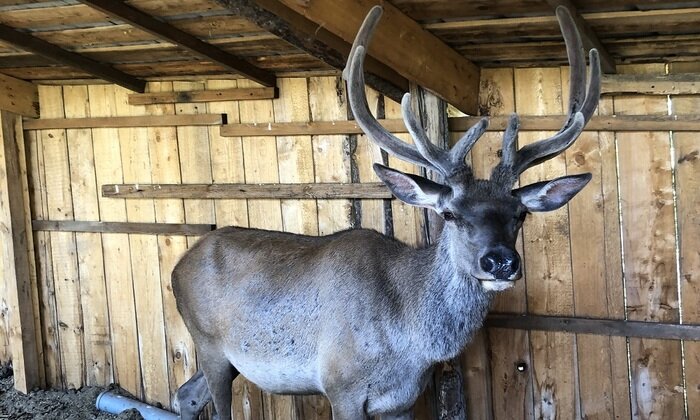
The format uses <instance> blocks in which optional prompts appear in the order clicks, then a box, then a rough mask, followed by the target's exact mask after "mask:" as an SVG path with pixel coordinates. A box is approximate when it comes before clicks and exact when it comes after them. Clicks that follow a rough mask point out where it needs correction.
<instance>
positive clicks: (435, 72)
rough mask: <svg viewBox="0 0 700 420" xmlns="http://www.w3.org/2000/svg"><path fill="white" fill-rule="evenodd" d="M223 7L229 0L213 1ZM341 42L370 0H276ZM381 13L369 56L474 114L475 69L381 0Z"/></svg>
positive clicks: (231, 0)
mask: <svg viewBox="0 0 700 420" xmlns="http://www.w3.org/2000/svg"><path fill="white" fill-rule="evenodd" d="M219 2H220V3H222V4H226V5H227V6H229V5H233V3H238V1H234V0H219ZM279 2H280V3H282V4H284V5H285V6H287V7H288V8H289V9H291V10H293V11H294V12H296V13H298V14H300V15H302V16H304V17H305V18H306V19H308V20H310V21H312V22H313V23H314V24H315V26H316V28H317V29H318V28H322V29H323V30H325V31H328V32H329V33H331V34H334V35H335V36H337V37H338V38H340V39H342V40H343V41H345V42H346V43H352V41H353V39H354V38H355V34H356V33H357V30H358V29H359V27H360V24H361V23H362V20H363V19H364V17H365V15H366V14H367V12H368V11H369V9H370V8H371V7H372V6H374V5H376V3H377V2H376V0H333V1H306V2H300V1H298V0H279ZM382 6H383V7H384V15H383V17H382V20H381V22H380V23H379V25H378V26H377V30H376V31H375V34H374V36H373V39H372V42H371V44H370V45H369V55H370V56H372V57H374V58H375V59H377V60H378V61H380V62H382V63H384V64H385V65H386V66H388V67H390V68H392V69H394V70H395V71H396V72H398V73H399V74H401V76H403V77H405V78H406V79H408V80H409V81H411V82H415V83H417V84H419V85H421V86H423V87H425V88H427V89H429V90H431V91H433V92H435V93H436V94H437V95H438V96H440V97H442V98H443V99H445V100H446V101H447V102H449V103H451V104H452V105H454V106H456V107H457V108H459V109H460V110H462V111H464V112H467V113H471V114H475V113H476V112H477V99H478V92H479V68H478V67H477V66H476V65H474V64H473V63H472V62H470V61H469V60H467V59H466V58H464V57H463V56H462V55H460V54H459V53H458V52H457V51H455V50H453V49H452V48H450V47H449V46H447V45H446V44H445V43H443V42H442V41H441V40H440V39H438V38H437V37H436V36H434V35H432V34H431V33H430V32H428V31H426V30H424V29H423V28H421V26H420V25H419V24H418V23H417V22H416V21H414V20H413V19H411V18H409V17H408V16H406V15H404V14H403V13H402V12H401V11H400V10H399V9H397V8H396V7H394V6H392V5H391V4H389V3H388V2H382Z"/></svg>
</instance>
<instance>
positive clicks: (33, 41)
mask: <svg viewBox="0 0 700 420" xmlns="http://www.w3.org/2000/svg"><path fill="white" fill-rule="evenodd" d="M0 40H2V41H5V42H8V43H10V44H12V45H15V46H17V47H19V48H21V49H23V50H25V51H29V52H32V53H34V54H37V55H40V56H42V57H46V58H48V59H50V60H52V61H55V62H57V63H60V64H65V65H67V66H71V67H74V68H77V69H80V70H83V71H85V72H87V73H90V74H92V75H94V76H97V77H99V78H101V79H104V80H107V81H110V82H112V83H116V84H117V85H119V86H123V87H125V88H127V89H129V90H133V91H134V92H143V91H144V90H145V88H146V82H145V81H143V80H141V79H138V78H136V77H133V76H130V75H128V74H126V73H124V72H121V71H119V70H117V69H115V68H112V67H110V66H108V65H106V64H102V63H98V62H97V61H94V60H92V59H90V58H87V57H85V56H82V55H80V54H76V53H74V52H70V51H67V50H64V49H63V48H61V47H59V46H57V45H54V44H51V43H50V42H46V41H44V40H42V39H39V38H35V37H33V36H31V35H27V34H25V33H23V32H20V31H17V30H15V29H13V28H11V27H9V26H7V25H3V24H1V23H0Z"/></svg>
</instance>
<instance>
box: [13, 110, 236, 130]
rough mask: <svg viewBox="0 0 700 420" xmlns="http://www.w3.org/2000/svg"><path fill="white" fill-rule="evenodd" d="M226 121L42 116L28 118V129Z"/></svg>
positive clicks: (192, 117)
mask: <svg viewBox="0 0 700 420" xmlns="http://www.w3.org/2000/svg"><path fill="white" fill-rule="evenodd" d="M223 121H224V119H223V117H222V115H221V114H216V115H184V116H180V115H164V116H144V115H138V116H124V115H121V116H118V117H83V118H78V117H75V118H48V117H47V118H42V119H38V120H27V122H26V124H25V129H27V130H48V129H54V128H129V127H168V126H186V125H219V124H222V123H223Z"/></svg>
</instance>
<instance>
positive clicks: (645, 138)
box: [614, 66, 684, 419]
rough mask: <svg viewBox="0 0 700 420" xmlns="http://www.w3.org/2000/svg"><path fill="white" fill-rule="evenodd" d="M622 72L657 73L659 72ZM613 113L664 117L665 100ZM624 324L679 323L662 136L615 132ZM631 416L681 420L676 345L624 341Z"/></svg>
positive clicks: (639, 99) (665, 137) (623, 100)
mask: <svg viewBox="0 0 700 420" xmlns="http://www.w3.org/2000/svg"><path fill="white" fill-rule="evenodd" d="M625 71H629V72H632V71H635V72H646V73H662V72H663V67H662V66H639V67H633V68H628V69H625ZM614 105H615V111H616V112H618V113H625V112H635V113H637V112H640V111H642V112H644V113H647V114H659V115H662V114H665V113H667V112H668V109H667V101H666V98H663V97H648V96H636V97H617V98H615V100H614ZM617 141H618V146H617V147H618V152H619V155H618V159H619V170H620V174H621V175H620V180H619V183H620V202H621V211H622V223H623V224H622V227H623V230H622V241H623V249H624V264H625V283H626V284H625V287H626V289H627V301H626V304H627V319H629V320H634V321H650V322H677V321H678V320H679V310H678V283H677V278H676V259H675V246H676V243H675V226H674V215H673V181H672V172H671V162H670V156H671V153H670V139H669V134H668V132H639V133H618V134H617ZM629 351H630V357H631V360H630V366H631V369H632V372H631V379H632V383H631V393H632V415H633V416H636V417H639V418H648V419H662V418H682V417H683V416H684V407H683V406H684V401H683V400H684V398H683V392H682V387H683V384H682V375H681V354H680V353H681V346H680V343H679V342H670V341H659V340H653V339H630V340H629Z"/></svg>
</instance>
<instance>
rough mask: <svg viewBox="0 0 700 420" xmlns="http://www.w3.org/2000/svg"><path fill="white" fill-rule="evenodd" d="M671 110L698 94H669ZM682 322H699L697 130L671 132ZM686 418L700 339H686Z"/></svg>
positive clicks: (698, 396) (697, 373) (692, 402)
mask: <svg viewBox="0 0 700 420" xmlns="http://www.w3.org/2000/svg"><path fill="white" fill-rule="evenodd" d="M671 102H672V106H673V113H674V114H676V113H678V114H681V113H682V114H695V113H697V110H698V108H699V107H700V97H699V96H697V95H694V96H677V97H671ZM673 143H674V144H673V145H674V148H675V159H676V162H675V168H676V200H677V205H678V210H677V212H678V235H679V244H678V245H679V251H680V263H681V266H680V279H681V307H682V308H683V322H684V323H688V324H700V305H698V302H700V282H699V281H698V279H700V253H698V250H699V249H700V243H699V241H700V239H699V238H700V213H699V212H700V177H698V173H700V143H699V142H698V134H697V133H679V132H676V133H673ZM683 347H684V350H685V352H684V354H685V386H686V392H687V397H688V418H690V419H694V418H696V417H698V416H700V342H697V341H685V342H684V343H683Z"/></svg>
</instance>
